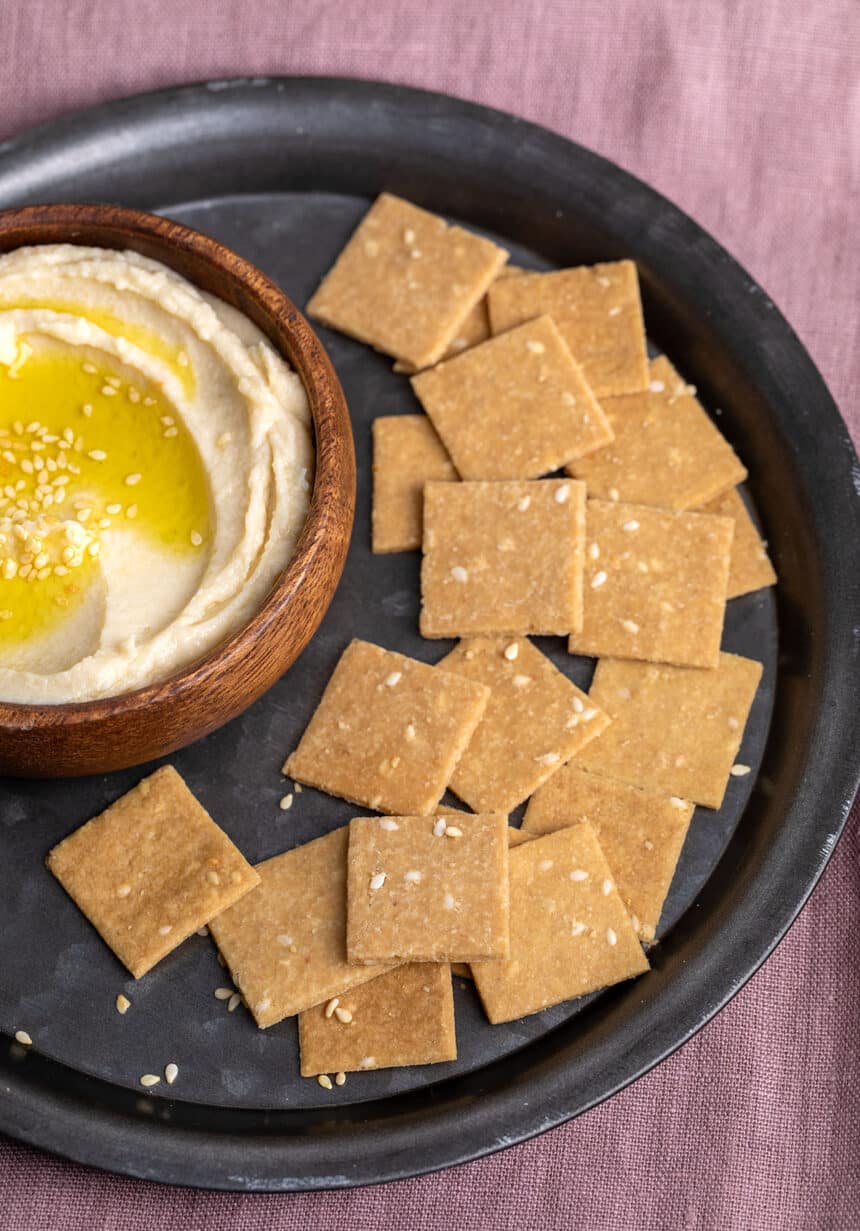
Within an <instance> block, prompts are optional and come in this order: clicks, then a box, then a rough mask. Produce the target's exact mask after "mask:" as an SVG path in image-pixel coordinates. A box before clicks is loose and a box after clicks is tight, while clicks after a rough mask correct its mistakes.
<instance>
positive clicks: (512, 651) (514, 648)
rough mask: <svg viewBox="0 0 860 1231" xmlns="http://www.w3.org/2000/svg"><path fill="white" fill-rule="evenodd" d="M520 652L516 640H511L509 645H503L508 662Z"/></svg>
mask: <svg viewBox="0 0 860 1231" xmlns="http://www.w3.org/2000/svg"><path fill="white" fill-rule="evenodd" d="M519 652H520V647H519V645H518V644H517V642H516V641H512V642H511V644H510V645H508V646H505V658H506V659H507V660H508V662H509V663H512V662H513V661H514V660H515V659H516V657H517V655H518V654H519Z"/></svg>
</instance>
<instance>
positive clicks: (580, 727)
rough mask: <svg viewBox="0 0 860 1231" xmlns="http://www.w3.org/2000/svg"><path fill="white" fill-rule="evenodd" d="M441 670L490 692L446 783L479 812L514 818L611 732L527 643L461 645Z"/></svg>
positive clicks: (505, 640)
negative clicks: (573, 759)
mask: <svg viewBox="0 0 860 1231" xmlns="http://www.w3.org/2000/svg"><path fill="white" fill-rule="evenodd" d="M439 666H440V667H442V668H443V669H444V670H446V671H455V672H457V673H458V674H461V675H465V676H468V678H469V679H471V680H476V681H477V682H479V683H481V684H486V685H487V686H488V688H490V689H491V695H490V700H489V701H488V702H487V708H486V709H485V710H484V714H483V717H482V718H481V721H480V722H479V723H478V725H477V727H476V728H475V731H474V734H473V735H472V738H471V740H470V741H469V746H468V748H467V749H466V751H465V752H464V753H463V755H462V757H461V758H460V760H459V762H458V764H457V767H456V769H455V770H454V774H453V777H452V778H451V781H450V783H449V789H450V790H452V791H453V792H454V793H455V794H456V795H459V796H460V798H461V799H463V800H465V801H466V803H467V804H468V805H469V807H470V808H472V809H474V811H475V812H505V813H507V812H512V811H513V809H514V808H516V807H517V805H518V804H521V803H522V802H523V800H524V799H527V798H528V796H529V795H531V793H532V791H534V790H536V788H537V787H539V786H540V784H541V783H542V782H546V780H547V778H549V777H551V776H552V775H553V774H555V773H556V771H557V770H558V769H559V768H560V767H561V766H562V765H563V764H564V763H565V762H566V761H569V760H570V758H571V757H572V756H574V755H575V754H576V753H577V752H578V751H579V750H580V749H581V748H583V747H584V746H585V744H587V743H588V742H589V740H591V739H594V737H595V736H597V735H599V734H600V733H601V731H602V730H603V729H604V728H605V727H606V726H608V725H609V718H608V717H607V715H606V714H604V713H602V711H601V710H599V709H598V708H597V707H596V706H594V705H592V703H591V700H590V698H589V697H588V696H587V694H586V693H584V692H580V690H579V689H578V688H577V687H576V685H575V684H572V683H571V682H570V680H569V679H568V678H567V677H566V676H564V675H562V673H561V672H560V671H558V670H556V668H555V667H554V666H553V665H552V663H551V662H550V660H549V659H548V658H547V657H546V655H544V654H542V653H541V652H540V650H538V649H537V648H536V647H535V646H533V645H532V644H531V642H530V641H529V640H528V639H527V638H526V637H514V638H511V637H502V638H500V639H498V640H495V639H493V640H490V639H487V638H482V637H477V638H473V639H470V640H468V641H461V642H460V644H459V645H458V646H456V647H455V648H454V649H453V650H452V651H451V653H450V654H449V655H448V656H447V658H443V659H442V661H441V663H440V664H439Z"/></svg>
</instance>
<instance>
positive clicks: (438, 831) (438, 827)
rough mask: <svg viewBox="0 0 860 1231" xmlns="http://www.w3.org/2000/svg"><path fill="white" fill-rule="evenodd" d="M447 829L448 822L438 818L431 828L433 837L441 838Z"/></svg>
mask: <svg viewBox="0 0 860 1231" xmlns="http://www.w3.org/2000/svg"><path fill="white" fill-rule="evenodd" d="M447 828H448V822H447V821H446V820H445V819H444V818H443V817H440V818H439V820H438V821H437V822H436V824H435V825H434V826H433V835H434V837H436V838H441V837H442V835H443V833H444V832H445V830H446V829H447Z"/></svg>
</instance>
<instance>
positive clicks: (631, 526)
mask: <svg viewBox="0 0 860 1231" xmlns="http://www.w3.org/2000/svg"><path fill="white" fill-rule="evenodd" d="M621 529H622V530H638V529H639V522H638V521H636V519H635V518H632V519H631V520H630V521H626V522H625V523H624V525H623V526H622V527H621Z"/></svg>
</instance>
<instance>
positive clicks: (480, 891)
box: [347, 815, 508, 963]
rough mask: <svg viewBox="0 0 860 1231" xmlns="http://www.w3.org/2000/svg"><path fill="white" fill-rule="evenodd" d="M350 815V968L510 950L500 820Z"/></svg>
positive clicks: (505, 857)
mask: <svg viewBox="0 0 860 1231" xmlns="http://www.w3.org/2000/svg"><path fill="white" fill-rule="evenodd" d="M393 820H394V822H395V826H394V827H392V825H391V822H390V821H388V820H387V818H382V819H380V818H379V817H367V816H364V817H356V818H355V820H353V821H351V822H350V826H349V875H348V884H347V890H348V905H347V951H348V953H349V960H350V961H351V962H359V963H363V962H379V961H416V962H445V961H456V962H469V961H471V960H472V959H473V958H476V957H482V958H484V957H486V958H489V957H506V956H507V953H508V832H507V830H508V825H507V818H506V817H504V816H501V815H498V816H496V815H485V816H457V817H456V818H455V820H456V825H452V824H450V823H446V820H445V818H444V816H441V817H432V816H431V817H424V816H399V817H394V818H393Z"/></svg>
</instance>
